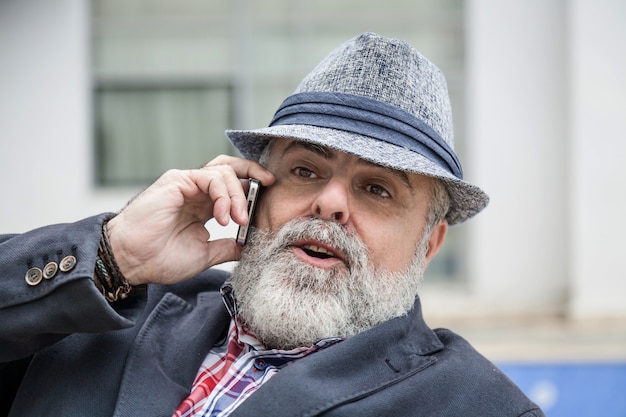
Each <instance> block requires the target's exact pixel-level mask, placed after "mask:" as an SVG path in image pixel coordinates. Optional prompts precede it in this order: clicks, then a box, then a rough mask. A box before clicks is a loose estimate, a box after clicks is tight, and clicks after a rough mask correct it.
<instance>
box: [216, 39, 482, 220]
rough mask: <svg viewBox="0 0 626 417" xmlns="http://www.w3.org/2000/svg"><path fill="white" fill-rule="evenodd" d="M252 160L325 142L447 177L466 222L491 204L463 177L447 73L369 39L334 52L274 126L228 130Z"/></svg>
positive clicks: (455, 210) (401, 46) (396, 44)
mask: <svg viewBox="0 0 626 417" xmlns="http://www.w3.org/2000/svg"><path fill="white" fill-rule="evenodd" d="M226 134H227V136H228V138H229V139H230V141H231V142H232V143H233V145H235V147H236V148H237V149H238V150H239V151H240V152H241V154H242V155H243V156H244V157H246V158H248V159H252V160H257V161H258V159H259V157H260V155H261V152H262V151H263V149H264V148H265V146H266V145H267V143H268V142H269V140H271V139H272V138H276V137H282V138H289V139H294V140H301V141H307V142H312V143H316V144H320V145H323V146H327V147H330V148H333V149H337V150H340V151H343V152H346V153H349V154H353V155H356V156H358V157H360V158H362V159H365V160H368V161H371V162H373V163H376V164H379V165H382V166H386V167H390V168H394V169H399V170H402V171H408V172H413V173H418V174H422V175H427V176H431V177H435V178H439V179H441V180H442V181H443V183H444V185H445V186H446V189H447V190H448V193H449V195H450V200H451V206H450V210H449V212H448V214H447V215H446V219H447V220H448V223H449V224H451V225H453V224H458V223H461V222H463V221H465V220H467V219H468V218H470V217H472V216H474V215H475V214H476V213H478V212H479V211H481V210H482V209H483V208H484V207H485V206H486V205H487V203H488V201H489V198H488V196H487V195H486V194H485V193H484V192H483V191H482V190H481V189H480V188H478V187H476V186H475V185H472V184H470V183H469V182H467V181H465V180H463V173H462V169H461V164H460V162H459V161H458V158H457V156H456V154H455V153H454V141H453V129H452V112H451V108H450V102H449V97H448V90H447V85H446V81H445V78H444V76H443V74H442V73H441V71H440V70H439V69H438V68H437V67H436V66H435V65H434V64H432V63H431V62H430V61H429V60H427V59H426V58H425V57H424V56H422V55H421V54H420V53H419V52H418V51H417V50H415V49H414V48H413V47H412V46H410V45H409V44H407V43H405V42H403V41H401V40H398V39H390V38H384V37H381V36H379V35H376V34H374V33H364V34H361V35H359V36H357V37H355V38H353V39H351V40H349V41H348V42H346V43H344V44H342V45H341V46H339V47H338V48H336V49H335V50H334V51H332V52H331V53H330V54H329V55H328V56H327V57H326V58H325V59H324V60H322V62H320V64H318V65H317V66H316V67H315V68H314V69H313V71H311V72H310V73H309V74H308V75H307V76H306V77H305V78H304V79H303V80H302V82H301V83H300V85H299V86H298V88H297V89H296V91H295V92H294V93H293V94H292V95H291V96H290V97H288V98H287V99H286V100H285V101H284V102H283V104H282V105H281V106H280V107H279V109H278V111H277V112H276V114H275V115H274V118H273V120H272V122H271V123H270V125H269V127H266V128H261V129H254V130H228V131H226Z"/></svg>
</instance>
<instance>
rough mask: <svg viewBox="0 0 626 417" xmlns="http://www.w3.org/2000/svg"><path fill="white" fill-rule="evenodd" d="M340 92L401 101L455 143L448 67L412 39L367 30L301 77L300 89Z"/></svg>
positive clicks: (394, 102)
mask: <svg viewBox="0 0 626 417" xmlns="http://www.w3.org/2000/svg"><path fill="white" fill-rule="evenodd" d="M303 92H334V93H346V94H354V95H359V96H364V97H368V98H371V99H375V100H379V101H382V102H385V103H387V104H390V105H393V106H396V107H398V108H400V109H402V110H404V111H406V112H408V113H410V114H412V115H413V116H415V117H417V118H418V119H419V120H421V121H422V122H424V123H426V124H427V125H428V126H430V127H431V128H432V129H433V130H435V131H436V132H437V133H438V134H439V135H440V136H441V138H442V139H443V140H444V141H445V142H446V143H448V145H449V146H450V147H452V148H453V146H454V139H453V138H454V134H453V127H452V111H451V107H450V101H449V98H448V88H447V84H446V80H445V77H444V75H443V73H442V72H441V71H440V70H439V68H437V67H436V66H435V65H434V64H433V63H432V62H430V61H429V60H428V59H427V58H426V57H424V56H423V55H422V54H420V53H419V52H418V51H417V50H416V49H415V48H413V47H412V46H411V45H409V44H407V43H406V42H403V41H401V40H399V39H390V38H383V37H381V36H379V35H376V34H374V33H364V34H361V35H359V36H357V37H356V38H353V39H351V40H349V41H348V42H346V43H344V44H342V45H340V46H339V47H338V48H336V49H335V50H333V51H332V52H331V53H330V54H329V55H328V56H327V57H326V58H324V59H323V60H322V62H320V63H319V64H318V65H317V66H316V67H315V68H314V69H313V70H312V71H311V72H310V73H309V74H308V75H307V76H306V77H305V78H304V79H303V80H302V82H301V83H300V85H299V86H298V88H297V89H296V91H295V93H303Z"/></svg>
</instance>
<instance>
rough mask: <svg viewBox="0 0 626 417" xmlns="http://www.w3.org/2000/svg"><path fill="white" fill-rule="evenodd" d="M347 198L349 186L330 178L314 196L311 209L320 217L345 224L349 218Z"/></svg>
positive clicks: (348, 197) (348, 196)
mask: <svg viewBox="0 0 626 417" xmlns="http://www.w3.org/2000/svg"><path fill="white" fill-rule="evenodd" d="M349 199H350V191H349V186H348V185H346V184H344V183H342V182H341V181H339V180H333V179H331V180H330V181H329V182H327V183H326V184H325V185H324V187H323V188H322V189H321V190H320V191H319V192H318V194H317V195H316V196H315V200H313V206H312V207H311V210H312V212H313V214H314V215H315V216H317V217H319V218H321V219H324V220H333V221H336V222H338V223H340V224H346V223H347V222H348V219H349V218H350V210H349Z"/></svg>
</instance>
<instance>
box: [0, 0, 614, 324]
mask: <svg viewBox="0 0 626 417" xmlns="http://www.w3.org/2000/svg"><path fill="white" fill-rule="evenodd" d="M624 4H626V3H624V2H622V1H621V0H594V1H590V0H570V1H568V0H551V1H545V0H528V1H524V2H520V1H513V0H471V1H468V2H467V18H468V25H467V26H468V37H467V68H468V77H467V88H468V91H467V96H468V102H467V111H468V113H467V117H466V118H467V121H468V128H469V130H468V132H467V138H468V146H467V152H466V154H467V155H466V156H467V158H466V160H465V161H464V166H465V167H466V172H467V178H468V179H469V180H470V181H473V182H475V183H477V184H480V185H481V186H482V187H484V189H485V190H486V191H487V192H488V193H489V194H490V195H491V197H492V202H491V204H490V206H489V207H488V208H487V209H486V210H485V212H483V213H481V214H480V215H479V216H478V217H477V218H476V219H474V220H471V221H470V222H469V223H468V224H467V225H464V226H461V227H467V228H468V229H469V233H468V235H469V245H468V247H469V254H468V266H469V271H468V272H469V285H468V286H467V288H458V287H452V288H444V289H443V290H441V289H439V290H437V289H433V288H429V287H428V286H426V287H425V288H424V292H426V293H428V294H426V295H425V296H424V297H423V298H424V301H425V307H426V309H427V310H428V309H430V310H431V311H432V312H434V313H439V314H452V315H463V316H468V315H472V314H474V315H483V314H491V315H493V314H506V313H507V312H508V313H520V312H521V313H525V314H542V313H546V312H552V313H554V312H558V313H564V314H571V316H572V317H576V318H587V317H589V318H590V317H603V316H618V317H620V316H621V317H626V279H624V278H625V277H624V275H626V274H624V267H623V265H622V262H621V257H620V255H621V249H622V248H623V247H624V245H623V243H622V241H623V239H624V237H625V236H626V226H625V222H624V220H623V219H622V217H621V216H620V214H621V211H622V208H623V207H624V203H625V201H624V200H625V198H626V197H625V193H624V190H623V189H624V183H625V182H626V164H624V163H623V161H624V158H625V156H626V149H625V148H626V145H625V144H624V139H625V137H626V94H625V93H626V81H625V77H626V75H625V74H626V54H625V53H624V47H623V45H624V44H626V25H624V24H623V22H626V10H625V7H626V6H624ZM88 16H89V13H88V1H87V0H55V1H54V2H50V1H47V0H4V1H2V2H0V68H1V70H0V91H1V92H2V94H0V178H1V179H0V189H1V190H2V195H3V197H4V198H3V204H1V205H0V231H2V232H20V231H25V230H28V229H30V228H33V227H36V226H40V225H44V224H47V223H51V222H61V221H72V220H76V219H78V218H81V217H84V216H87V215H90V214H94V213H97V212H101V211H106V210H117V209H118V208H120V207H121V206H122V205H123V204H124V203H125V202H126V201H127V199H128V198H130V197H131V196H132V195H133V194H134V193H135V192H136V191H137V190H116V191H107V190H100V189H95V188H94V187H93V184H92V172H93V171H92V156H91V155H92V150H91V132H90V101H89V100H90V98H89V82H90V81H89V80H90V72H89V58H88V46H89V37H90V33H89V24H88Z"/></svg>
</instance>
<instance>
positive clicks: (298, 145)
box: [281, 140, 335, 160]
mask: <svg viewBox="0 0 626 417" xmlns="http://www.w3.org/2000/svg"><path fill="white" fill-rule="evenodd" d="M296 149H305V150H307V151H310V152H313V153H315V154H317V155H319V156H321V157H322V158H324V159H328V160H333V159H335V155H334V154H333V153H331V152H328V149H326V147H324V146H321V145H318V144H315V143H310V142H305V141H300V140H294V141H293V142H291V143H290V144H289V145H287V147H286V148H285V150H284V151H283V154H282V155H281V158H282V157H284V156H285V155H287V154H288V153H289V152H291V151H293V150H296Z"/></svg>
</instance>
